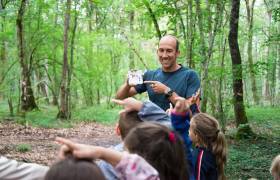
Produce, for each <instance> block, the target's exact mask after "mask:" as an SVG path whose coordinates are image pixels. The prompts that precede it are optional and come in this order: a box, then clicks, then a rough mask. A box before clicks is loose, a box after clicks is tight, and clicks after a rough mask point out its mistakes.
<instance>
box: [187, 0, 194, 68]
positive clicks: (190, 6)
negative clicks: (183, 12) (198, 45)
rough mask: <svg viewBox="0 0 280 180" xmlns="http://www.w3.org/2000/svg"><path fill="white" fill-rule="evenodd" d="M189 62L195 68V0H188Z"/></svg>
mask: <svg viewBox="0 0 280 180" xmlns="http://www.w3.org/2000/svg"><path fill="white" fill-rule="evenodd" d="M187 17H188V18H187V37H188V38H187V46H186V49H187V53H186V55H187V56H186V57H187V64H188V65H189V67H190V68H195V63H194V62H193V59H192V57H193V42H194V33H193V31H194V29H195V21H194V14H193V0H188V14H187Z"/></svg>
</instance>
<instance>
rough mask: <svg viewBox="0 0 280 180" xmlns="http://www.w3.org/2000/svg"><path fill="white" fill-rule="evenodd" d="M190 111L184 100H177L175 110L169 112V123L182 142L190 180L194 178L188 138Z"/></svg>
mask: <svg viewBox="0 0 280 180" xmlns="http://www.w3.org/2000/svg"><path fill="white" fill-rule="evenodd" d="M190 117H191V111H190V110H189V103H188V102H187V101H185V99H183V98H180V99H177V102H176V104H175V108H174V109H173V110H172V111H171V123H172V126H173V128H174V129H175V131H177V132H178V133H179V134H180V135H181V137H182V138H183V140H184V143H185V152H186V156H187V162H188V164H189V171H190V179H193V178H194V176H193V175H194V165H193V156H192V142H191V140H190V138H189V128H190Z"/></svg>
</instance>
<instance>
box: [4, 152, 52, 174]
mask: <svg viewBox="0 0 280 180" xmlns="http://www.w3.org/2000/svg"><path fill="white" fill-rule="evenodd" d="M48 170H49V167H47V166H42V165H39V164H35V163H23V162H18V161H16V160H11V159H7V158H5V157H3V156H0V179H6V180H14V179H22V180H35V179H37V180H40V179H42V180H43V179H44V177H45V174H46V172H47V171H48Z"/></svg>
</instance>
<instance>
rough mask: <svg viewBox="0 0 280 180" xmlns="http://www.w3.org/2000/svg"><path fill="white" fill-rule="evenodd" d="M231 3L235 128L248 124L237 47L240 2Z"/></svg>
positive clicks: (229, 39) (229, 38)
mask: <svg viewBox="0 0 280 180" xmlns="http://www.w3.org/2000/svg"><path fill="white" fill-rule="evenodd" d="M231 2H232V8H231V15H230V31H229V36H228V41H229V47H230V55H231V61H232V77H233V100H234V101H233V105H234V114H235V122H236V126H237V127H238V126H239V125H240V124H246V123H248V120H247V116H246V112H245V107H244V102H243V83H242V63H241V56H240V51H239V46H238V20H239V8H240V0H232V1H231Z"/></svg>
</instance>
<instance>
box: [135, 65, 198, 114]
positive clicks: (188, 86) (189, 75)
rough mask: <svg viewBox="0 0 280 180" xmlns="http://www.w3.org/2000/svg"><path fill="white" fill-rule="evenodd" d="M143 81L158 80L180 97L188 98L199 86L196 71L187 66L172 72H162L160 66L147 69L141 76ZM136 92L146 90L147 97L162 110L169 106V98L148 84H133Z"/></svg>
mask: <svg viewBox="0 0 280 180" xmlns="http://www.w3.org/2000/svg"><path fill="white" fill-rule="evenodd" d="M143 80H144V81H159V82H161V83H163V84H165V85H166V86H168V87H169V88H170V89H172V90H173V91H175V92H176V94H178V95H179V96H181V97H184V98H189V97H191V96H192V95H193V94H195V93H196V91H197V90H198V88H199V87H200V81H199V77H198V75H197V73H196V72H195V71H194V70H192V69H189V68H185V67H183V66H182V65H181V67H180V68H179V69H178V70H176V71H174V72H164V71H162V69H161V68H159V69H157V70H153V71H147V72H146V73H145V74H144V77H143ZM135 89H136V91H137V93H143V92H146V91H147V92H148V95H149V99H150V101H152V102H153V103H155V104H157V105H158V106H159V107H161V108H162V109H163V110H167V109H168V108H169V103H170V101H169V99H168V98H167V97H166V96H165V94H157V93H155V92H154V91H153V89H152V88H151V86H150V85H149V84H139V85H137V86H135Z"/></svg>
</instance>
